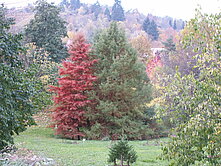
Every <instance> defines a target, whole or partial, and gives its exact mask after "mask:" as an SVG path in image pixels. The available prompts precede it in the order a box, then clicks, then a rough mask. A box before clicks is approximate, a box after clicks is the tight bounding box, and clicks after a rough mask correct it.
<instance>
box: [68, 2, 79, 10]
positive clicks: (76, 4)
mask: <svg viewBox="0 0 221 166" xmlns="http://www.w3.org/2000/svg"><path fill="white" fill-rule="evenodd" d="M70 4H71V8H72V9H73V10H76V9H79V8H80V7H81V3H80V0H71V2H70Z"/></svg>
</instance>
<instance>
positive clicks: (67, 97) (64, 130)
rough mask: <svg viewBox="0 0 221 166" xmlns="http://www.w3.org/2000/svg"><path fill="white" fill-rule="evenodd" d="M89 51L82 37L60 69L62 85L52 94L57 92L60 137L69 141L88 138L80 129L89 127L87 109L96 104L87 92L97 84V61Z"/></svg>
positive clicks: (55, 116)
mask: <svg viewBox="0 0 221 166" xmlns="http://www.w3.org/2000/svg"><path fill="white" fill-rule="evenodd" d="M89 49H90V45H89V44H86V42H85V39H84V37H83V35H78V36H77V37H76V39H75V40H74V41H73V43H72V44H71V45H70V46H69V54H70V57H69V58H67V59H66V60H65V61H63V62H62V65H63V67H62V68H60V69H59V74H60V76H61V78H58V84H59V86H51V91H52V92H55V93H56V96H55V97H54V98H53V100H54V103H55V106H56V107H55V109H54V110H53V112H52V118H53V120H54V121H55V124H54V126H55V127H56V134H57V135H61V136H63V137H66V138H71V139H79V138H80V137H82V136H84V133H82V132H81V131H80V128H82V127H86V126H87V118H86V117H85V114H86V109H85V107H88V106H91V105H92V101H91V100H89V99H88V96H87V92H88V91H90V90H92V89H93V82H94V81H96V77H95V76H93V70H92V67H93V65H94V63H96V60H90V58H89V56H88V54H89V51H90V50H89Z"/></svg>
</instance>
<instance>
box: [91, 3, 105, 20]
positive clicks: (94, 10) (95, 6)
mask: <svg viewBox="0 0 221 166" xmlns="http://www.w3.org/2000/svg"><path fill="white" fill-rule="evenodd" d="M101 11H102V8H101V5H100V3H99V2H98V1H97V2H96V3H95V4H93V5H92V6H91V12H92V13H94V16H95V19H96V20H97V18H98V15H99V14H100V13H101Z"/></svg>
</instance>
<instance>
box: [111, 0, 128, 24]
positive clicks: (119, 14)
mask: <svg viewBox="0 0 221 166" xmlns="http://www.w3.org/2000/svg"><path fill="white" fill-rule="evenodd" d="M111 19H112V20H113V21H125V16H124V9H123V8H122V6H121V1H120V0H115V3H114V5H113V7H112V14H111Z"/></svg>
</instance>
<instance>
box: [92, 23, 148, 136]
mask: <svg viewBox="0 0 221 166" xmlns="http://www.w3.org/2000/svg"><path fill="white" fill-rule="evenodd" d="M93 50H94V54H95V55H96V58H97V59H99V61H98V63H97V64H96V66H95V69H96V72H95V75H96V76H97V78H98V80H97V81H96V83H95V86H96V89H95V92H94V98H96V100H97V102H98V104H97V106H96V109H94V110H91V113H89V116H90V117H89V118H90V120H91V121H92V122H94V123H95V124H94V125H93V126H92V128H91V130H90V132H91V134H94V133H96V134H97V135H96V138H103V137H109V138H112V139H115V138H120V137H121V136H123V135H126V136H127V137H128V138H130V139H132V138H142V136H145V135H146V134H147V133H146V130H147V126H145V125H144V123H143V113H144V111H145V109H146V106H145V104H144V103H145V102H148V101H149V99H150V96H151V92H150V88H151V87H150V84H149V79H148V78H147V76H146V74H145V68H144V65H143V64H142V63H141V62H139V61H138V60H137V54H136V52H135V51H134V50H133V49H132V48H131V46H130V45H129V44H128V42H127V40H126V37H125V34H124V32H123V31H122V30H120V29H119V28H118V26H117V23H116V22H114V23H112V24H111V25H110V27H109V28H108V29H107V30H104V31H102V32H101V33H99V34H98V35H97V36H96V38H95V40H94V48H93ZM88 135H89V134H88Z"/></svg>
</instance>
